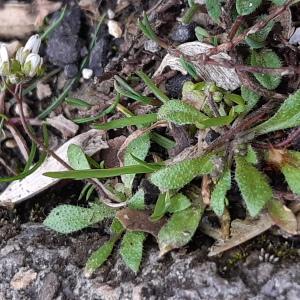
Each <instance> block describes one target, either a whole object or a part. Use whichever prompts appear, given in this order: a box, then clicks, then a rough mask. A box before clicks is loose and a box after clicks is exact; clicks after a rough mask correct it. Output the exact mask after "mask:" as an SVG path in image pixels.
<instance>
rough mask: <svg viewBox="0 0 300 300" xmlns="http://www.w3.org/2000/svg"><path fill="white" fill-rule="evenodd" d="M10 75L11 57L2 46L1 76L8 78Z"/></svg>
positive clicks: (0, 54)
mask: <svg viewBox="0 0 300 300" xmlns="http://www.w3.org/2000/svg"><path fill="white" fill-rule="evenodd" d="M8 74H9V57H8V52H7V49H6V47H5V46H4V45H3V44H1V45H0V75H1V76H6V75H8Z"/></svg>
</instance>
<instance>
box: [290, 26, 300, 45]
mask: <svg viewBox="0 0 300 300" xmlns="http://www.w3.org/2000/svg"><path fill="white" fill-rule="evenodd" d="M289 43H290V44H292V45H299V44H300V27H298V28H297V29H296V30H295V32H294V34H293V35H292V36H291V38H290V40H289Z"/></svg>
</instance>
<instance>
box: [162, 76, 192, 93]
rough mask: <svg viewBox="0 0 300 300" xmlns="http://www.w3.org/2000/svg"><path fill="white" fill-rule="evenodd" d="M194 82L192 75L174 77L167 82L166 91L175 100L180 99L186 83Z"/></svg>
mask: <svg viewBox="0 0 300 300" xmlns="http://www.w3.org/2000/svg"><path fill="white" fill-rule="evenodd" d="M189 80H192V77H191V76H190V75H182V74H180V73H179V74H177V75H175V76H174V77H172V78H170V79H169V80H168V81H167V82H166V90H167V92H168V95H169V96H170V97H171V98H174V99H180V98H181V96H182V95H181V94H182V87H183V84H184V83H185V82H186V81H189Z"/></svg>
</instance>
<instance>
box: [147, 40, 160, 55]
mask: <svg viewBox="0 0 300 300" xmlns="http://www.w3.org/2000/svg"><path fill="white" fill-rule="evenodd" d="M144 49H145V50H146V51H149V52H151V53H156V52H158V51H159V50H160V46H159V45H158V44H157V43H156V42H155V41H152V40H147V41H146V42H145V43H144Z"/></svg>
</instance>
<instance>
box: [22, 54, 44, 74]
mask: <svg viewBox="0 0 300 300" xmlns="http://www.w3.org/2000/svg"><path fill="white" fill-rule="evenodd" d="M42 64H43V59H42V58H41V57H40V56H39V55H38V54H36V53H31V54H29V55H28V56H27V58H26V60H25V63H24V67H23V71H24V73H25V75H27V76H29V77H34V76H35V75H36V74H37V73H38V71H39V70H40V68H41V66H42Z"/></svg>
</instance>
